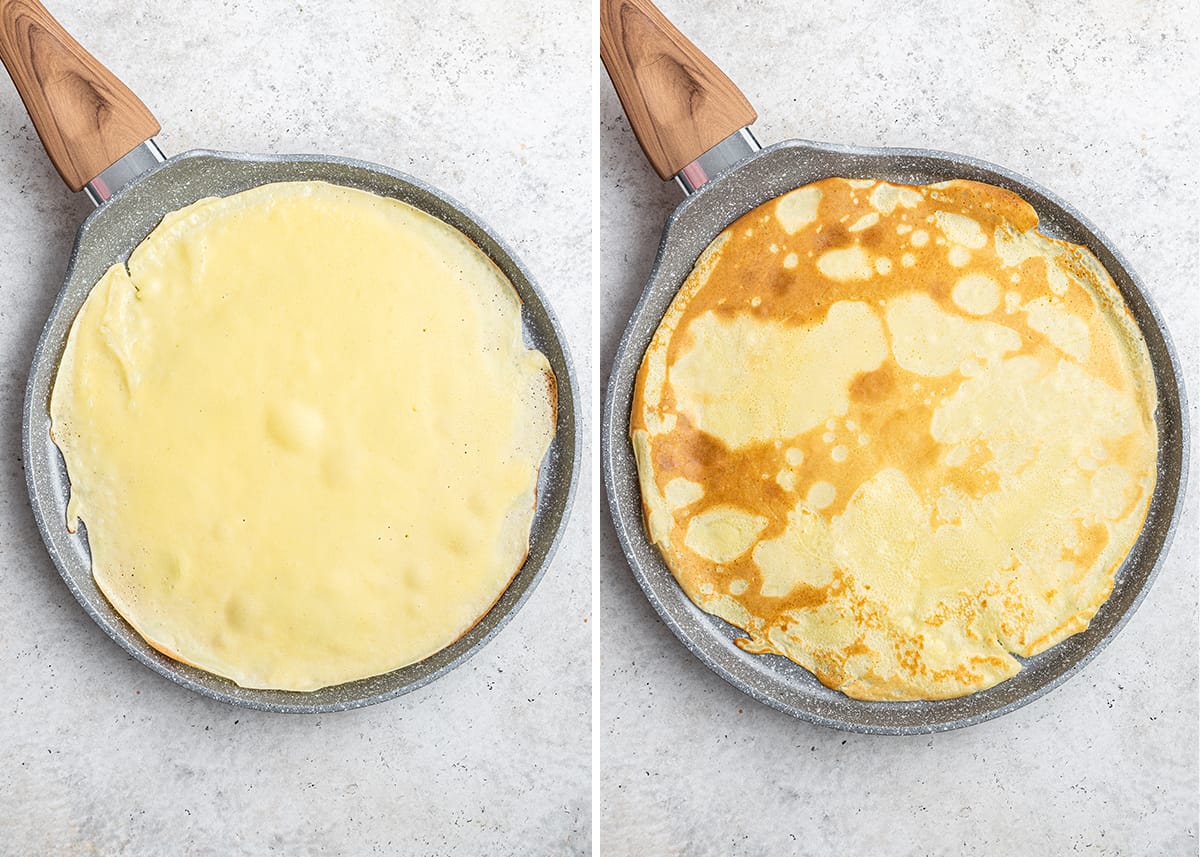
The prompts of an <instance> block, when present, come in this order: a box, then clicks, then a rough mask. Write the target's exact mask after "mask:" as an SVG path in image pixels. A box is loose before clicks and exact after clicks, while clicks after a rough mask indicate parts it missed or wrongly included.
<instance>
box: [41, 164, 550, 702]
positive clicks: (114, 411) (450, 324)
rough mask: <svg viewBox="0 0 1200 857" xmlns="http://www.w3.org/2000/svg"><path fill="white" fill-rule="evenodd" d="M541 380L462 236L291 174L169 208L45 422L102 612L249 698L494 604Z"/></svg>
mask: <svg viewBox="0 0 1200 857" xmlns="http://www.w3.org/2000/svg"><path fill="white" fill-rule="evenodd" d="M553 390H554V378H553V375H552V374H551V372H550V368H549V365H548V363H547V361H546V358H545V357H544V356H543V355H542V354H541V353H540V352H537V351H533V350H529V349H527V348H526V347H525V346H524V344H523V343H522V336H521V318H520V301H519V298H518V297H517V294H516V292H515V291H514V289H513V287H512V285H511V284H510V283H509V282H508V281H507V280H506V279H505V278H504V277H503V275H502V274H501V273H500V272H499V270H498V269H497V268H496V267H495V266H494V265H493V264H492V263H491V262H490V261H489V260H488V259H487V257H486V256H484V254H483V253H482V252H481V251H480V250H479V249H478V248H477V247H475V246H474V245H473V244H472V243H470V241H468V240H467V239H466V238H465V237H464V236H463V235H462V234H460V233H459V232H457V231H456V230H454V229H452V228H451V227H449V226H447V225H446V224H444V223H442V222H441V221H439V220H437V219H435V218H433V217H431V216H429V215H427V214H425V213H423V212H420V211H418V210H416V209H414V208H412V207H410V206H408V205H405V204H403V203H401V202H398V201H396V200H392V199H384V198H381V197H377V196H374V195H372V194H368V193H365V192H362V191H358V190H352V189H349V188H344V187H338V186H334V185H329V184H324V183H320V182H300V183H285V184H272V185H265V186H262V187H259V188H256V189H254V190H249V191H246V192H244V193H239V194H236V195H234V196H230V197H227V198H223V199H206V200H201V201H199V202H197V203H195V204H193V205H190V206H188V207H187V208H184V209H182V210H181V211H177V212H174V213H172V214H169V215H167V217H166V218H164V219H163V222H162V223H161V224H160V225H159V226H158V227H157V228H156V229H155V230H154V231H153V232H152V233H151V234H150V235H149V236H148V237H147V238H146V240H145V241H143V242H142V244H141V245H139V246H138V248H137V249H136V250H135V251H134V252H133V254H132V256H131V257H130V259H129V265H128V270H126V268H125V266H123V265H114V266H113V267H112V268H111V269H110V270H109V271H108V272H107V273H106V274H105V275H104V277H103V278H102V279H101V280H100V282H99V283H97V284H96V286H95V287H94V288H93V290H92V292H91V293H90V295H89V296H88V298H87V301H86V302H85V303H84V305H83V307H82V309H81V310H80V311H79V315H78V316H77V317H76V319H75V322H74V324H73V326H72V328H71V332H70V336H69V338H68V341H67V345H66V350H65V352H64V354H63V358H62V362H61V364H60V366H59V370H58V375H57V377H56V378H55V382H54V388H53V393H52V396H51V402H50V412H51V418H52V425H53V436H54V439H55V442H56V443H57V444H58V446H59V448H60V449H61V450H62V452H63V456H64V458H65V459H66V463H67V469H68V472H69V475H70V479H71V501H70V505H69V506H68V510H67V519H68V525H69V527H71V528H74V526H75V522H76V520H77V519H79V520H82V521H83V522H84V523H85V524H86V525H87V536H88V543H89V546H90V548H91V553H92V572H93V574H94V576H95V579H96V583H97V585H98V586H99V587H100V589H101V590H102V591H103V592H104V594H105V596H106V597H107V598H108V599H109V601H110V602H111V603H112V604H113V606H114V607H115V608H116V609H117V611H118V612H120V614H121V615H122V616H124V617H125V618H126V619H127V620H128V621H129V623H130V624H131V625H132V626H133V627H134V628H135V629H137V631H138V633H140V634H141V635H142V636H143V637H144V638H145V639H146V640H147V641H148V642H149V643H150V644H151V645H153V646H154V647H155V648H157V649H159V650H161V651H163V652H165V653H166V654H168V655H170V656H172V657H174V658H177V659H178V660H181V661H184V662H186V663H189V664H193V665H195V666H197V667H200V668H202V669H205V670H208V671H210V672H213V673H216V674H218V675H222V676H226V677H228V678H230V679H232V680H234V681H236V682H237V683H238V684H240V685H242V686H244V687H252V688H277V689H285V690H313V689H316V688H320V687H324V686H327V685H332V684H338V683H341V682H345V681H349V680H352V679H357V678H362V677H366V676H372V675H377V674H380V673H384V672H387V671H390V670H393V669H396V668H399V667H401V666H404V665H406V664H410V663H413V662H415V661H418V660H420V659H422V658H425V657H427V656H428V655H430V654H432V653H434V652H436V651H438V650H439V649H441V648H443V647H445V646H447V645H449V644H450V643H451V642H453V641H454V640H455V639H457V638H458V637H459V636H461V635H462V634H463V633H464V632H465V631H467V630H468V629H469V628H470V627H471V626H472V625H473V624H474V623H475V622H476V621H477V620H478V619H479V618H480V617H481V616H482V615H483V614H484V613H486V612H487V610H488V609H489V608H490V607H491V605H492V604H493V603H494V602H495V601H496V599H497V598H498V597H499V596H500V594H501V593H502V592H503V591H504V589H505V587H506V586H507V585H508V583H509V581H510V580H511V578H512V577H513V575H514V574H515V572H516V571H517V569H518V568H519V567H520V565H521V564H522V562H523V561H524V557H525V555H526V552H527V548H528V539H529V530H530V524H531V520H532V516H533V510H534V499H535V488H536V483H537V474H538V468H539V465H540V463H541V461H542V457H543V455H544V454H545V452H546V449H547V447H548V445H549V443H550V440H551V437H552V435H553V432H554V422H555V415H554V406H553V398H554V396H553Z"/></svg>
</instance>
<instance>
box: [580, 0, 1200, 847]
mask: <svg viewBox="0 0 1200 857" xmlns="http://www.w3.org/2000/svg"><path fill="white" fill-rule="evenodd" d="M1190 5H1191V4H1188V3H1184V2H1148V3H1139V4H1131V3H1126V2H1121V0H1093V2H1078V0H1067V2H1060V3H1053V4H1035V3H1027V2H1016V0H1003V2H990V3H959V2H954V0H935V2H928V3H918V4H910V3H893V2H874V3H864V2H855V3H839V4H822V5H819V6H818V5H814V4H796V3H785V2H716V0H698V2H683V1H682V0H662V2H661V4H660V7H661V8H662V9H663V11H664V12H665V13H666V14H667V16H668V17H669V18H671V19H672V20H673V21H674V22H675V23H676V24H677V25H678V26H679V27H680V29H682V30H683V31H684V32H685V33H686V34H688V35H689V36H690V37H691V38H692V39H693V40H694V41H695V42H696V43H697V44H698V46H699V47H700V48H701V49H702V50H704V51H705V52H706V53H708V55H709V56H710V57H712V58H713V59H714V60H715V61H716V62H717V64H718V65H720V66H721V67H722V68H723V69H724V70H725V71H726V72H727V73H728V74H729V76H730V77H731V78H732V79H733V80H734V82H735V83H737V84H738V85H739V86H740V87H741V89H742V90H743V91H744V92H745V94H746V95H747V97H748V98H749V99H750V101H751V103H752V104H754V106H755V107H756V108H757V110H758V113H759V116H760V119H759V121H758V122H757V123H756V124H755V126H754V128H755V133H756V134H757V136H758V138H759V140H760V141H761V142H763V143H764V144H768V143H772V142H777V141H780V140H784V139H789V138H797V137H799V138H806V139H811V140H820V141H829V142H837V143H846V144H856V145H883V146H901V147H903V146H912V147H928V148H934V149H941V150H946V151H952V152H958V153H963V154H967V155H971V156H974V157H977V158H981V159H984V160H987V161H991V162H993V163H998V164H1002V165H1004V166H1006V167H1008V168H1010V169H1012V170H1015V171H1016V172H1018V173H1021V174H1023V175H1025V176H1028V177H1029V178H1031V179H1033V180H1034V181H1035V182H1037V183H1039V184H1041V185H1043V186H1045V187H1048V188H1050V189H1052V190H1053V191H1054V192H1055V193H1057V194H1058V195H1060V196H1062V197H1063V198H1065V199H1066V200H1068V201H1070V202H1071V203H1072V204H1074V205H1075V206H1076V207H1077V208H1078V209H1079V210H1081V211H1082V212H1083V213H1084V214H1085V215H1086V216H1087V217H1089V218H1090V219H1092V220H1093V221H1094V222H1095V223H1096V224H1098V225H1099V227H1100V229H1101V230H1102V231H1103V232H1104V233H1106V234H1107V235H1108V237H1109V238H1110V239H1112V240H1113V241H1114V242H1115V243H1116V245H1117V246H1118V247H1120V248H1121V249H1122V250H1123V252H1124V253H1125V255H1126V256H1127V258H1128V259H1129V260H1130V262H1131V264H1132V266H1133V268H1134V269H1135V270H1136V271H1138V272H1139V274H1140V275H1141V277H1142V279H1143V280H1144V282H1145V283H1146V286H1147V290H1148V291H1149V293H1150V296H1151V298H1152V299H1153V300H1154V302H1155V303H1156V304H1157V305H1158V308H1159V309H1160V311H1161V312H1162V315H1163V317H1164V318H1165V319H1166V321H1167V324H1168V327H1169V329H1170V332H1171V334H1172V335H1173V337H1174V340H1175V344H1176V346H1177V348H1178V350H1179V355H1180V359H1181V361H1182V363H1183V366H1184V373H1185V377H1186V379H1187V381H1188V383H1189V387H1190V389H1191V394H1192V398H1193V402H1194V401H1195V399H1196V396H1197V387H1198V386H1200V385H1198V384H1197V358H1198V357H1200V354H1198V353H1197V346H1196V333H1195V332H1196V330H1197V329H1200V313H1198V312H1197V294H1198V291H1197V288H1198V284H1197V274H1196V264H1197V259H1198V249H1200V247H1198V242H1197V228H1196V221H1195V214H1194V211H1195V199H1196V194H1197V191H1198V187H1197V182H1196V179H1197V167H1196V164H1197V162H1198V160H1200V133H1198V128H1200V126H1198V124H1197V119H1196V117H1197V115H1200V91H1198V90H1197V88H1196V85H1195V81H1196V80H1197V79H1198V77H1200V62H1198V56H1197V51H1198V44H1200V43H1198V41H1197V37H1196V34H1195V29H1194V26H1193V25H1192V24H1190V23H1188V22H1190V21H1191V17H1192V15H1191V14H1190V13H1191V12H1192V11H1194V10H1190V9H1189V6H1190ZM600 101H601V138H600V164H601V182H600V188H601V190H600V198H599V207H600V223H601V224H602V231H601V237H600V250H601V252H600V257H599V270H598V277H599V282H600V285H601V288H602V292H601V301H602V303H601V312H600V320H599V327H600V351H599V358H598V359H599V361H600V366H601V369H602V375H603V376H604V377H602V379H601V380H602V382H606V380H607V377H606V376H607V370H608V367H609V366H610V365H611V363H612V359H613V355H614V353H615V351H616V347H617V342H618V339H619V337H620V334H621V331H622V329H623V326H624V323H625V320H626V319H628V317H629V315H630V313H631V312H632V310H633V307H634V304H635V302H636V300H637V296H638V294H639V292H640V290H641V287H642V285H643V283H644V282H645V280H646V278H647V276H648V274H649V272H650V268H651V264H652V262H653V258H654V254H655V251H656V249H657V244H658V239H659V235H660V233H661V229H662V225H663V222H664V221H665V219H666V217H667V216H668V214H669V213H670V212H671V210H672V209H673V207H674V206H675V205H676V204H677V203H678V201H679V199H680V194H679V192H678V191H677V190H676V188H675V187H674V186H672V185H666V184H663V183H662V182H660V181H659V180H658V178H657V177H656V176H655V175H654V174H653V172H652V171H651V170H650V168H649V165H648V164H647V163H646V161H645V160H644V158H643V157H642V155H641V152H640V151H639V150H638V148H637V146H636V143H635V142H634V139H633V136H632V134H631V133H630V131H629V127H628V123H627V122H626V120H625V118H624V116H623V114H622V112H621V109H620V105H619V103H618V101H617V99H616V96H615V94H614V93H613V91H612V89H611V87H610V86H609V84H608V82H607V80H602V82H601V90H600ZM1190 415H1191V422H1192V425H1193V426H1194V425H1195V424H1196V422H1197V418H1196V408H1195V407H1194V406H1193V407H1192V408H1191V410H1190ZM1193 461H1194V458H1193ZM1194 470H1195V468H1193V475H1192V477H1191V480H1190V481H1191V485H1192V486H1193V487H1192V490H1191V492H1190V499H1189V503H1188V506H1187V512H1186V514H1185V516H1184V519H1183V521H1182V522H1181V525H1180V527H1179V529H1178V532H1177V535H1176V538H1175V542H1174V545H1173V547H1172V548H1171V550H1170V553H1169V554H1168V556H1167V558H1166V561H1165V562H1164V564H1163V567H1162V570H1161V573H1160V575H1159V577H1158V578H1157V581H1156V582H1155V584H1154V586H1153V588H1152V590H1151V591H1150V593H1149V595H1148V597H1147V598H1146V600H1145V602H1144V603H1143V604H1142V606H1141V608H1140V609H1139V610H1138V612H1137V613H1136V614H1135V615H1134V616H1133V618H1132V620H1131V621H1130V623H1129V624H1128V625H1127V626H1126V628H1125V629H1124V630H1123V631H1122V632H1121V633H1120V634H1119V635H1118V637H1117V638H1116V639H1115V641H1114V642H1113V643H1112V644H1111V645H1110V646H1109V647H1108V648H1107V649H1105V651H1104V652H1102V653H1101V654H1100V655H1099V656H1098V657H1097V658H1096V659H1095V660H1094V661H1092V662H1091V663H1090V664H1089V665H1088V666H1087V667H1085V668H1084V669H1083V671H1082V672H1081V673H1080V674H1078V675H1076V676H1075V677H1074V678H1072V679H1071V680H1070V681H1068V682H1067V683H1066V684H1065V685H1063V686H1062V687H1060V688H1058V689H1057V690H1054V691H1052V692H1051V693H1049V694H1048V695H1047V696H1045V697H1043V698H1041V699H1039V700H1037V701H1035V702H1033V703H1032V704H1030V705H1028V706H1026V707H1024V708H1022V709H1020V710H1018V711H1016V712H1014V713H1011V714H1009V715H1007V716H1005V717H1002V718H1000V719H997V720H993V721H990V722H987V723H984V724H982V725H977V726H974V727H972V728H969V729H966V730H961V731H956V732H949V733H942V734H937V735H931V736H922V737H900V738H897V737H878V736H868V735H858V734H851V733H842V732H837V731H833V730H829V729H825V728H821V727H817V726H813V725H810V724H808V723H805V722H802V721H799V720H794V719H791V718H789V717H787V716H786V715H783V714H780V713H779V712H776V711H775V710H773V709H770V708H767V707H766V706H764V705H760V704H758V703H756V702H754V701H753V700H751V699H750V698H749V697H746V696H744V695H743V694H741V693H740V692H739V691H737V690H736V689H735V688H733V687H732V686H731V685H728V684H726V683H725V682H724V681H723V680H721V679H720V678H719V677H718V676H717V675H715V674H714V673H712V672H710V671H709V670H708V669H707V668H706V667H705V666H704V665H703V664H701V663H700V661H698V660H697V659H695V658H694V657H692V656H691V655H690V654H689V653H688V651H687V650H686V649H685V648H684V647H683V645H682V644H680V643H679V642H678V641H677V640H676V639H675V637H674V636H673V635H672V634H671V632H670V631H669V630H668V629H667V628H666V626H664V625H663V624H662V623H661V622H660V621H659V620H658V617H657V614H655V612H654V611H653V609H652V608H651V607H650V605H649V604H648V602H647V601H646V599H645V598H644V597H643V595H642V593H641V590H640V589H639V588H638V586H637V584H636V583H635V581H634V579H633V577H632V575H631V574H630V572H629V570H628V567H627V566H626V564H625V560H624V557H623V555H622V553H621V550H620V547H619V545H618V543H617V539H616V536H615V533H614V532H613V529H612V526H611V524H610V523H609V521H608V518H607V515H605V516H604V523H603V525H602V527H601V532H600V539H601V566H600V575H601V601H600V610H599V614H600V622H601V628H602V631H603V633H602V635H601V646H600V682H601V685H600V687H601V700H600V709H599V712H598V715H597V716H598V717H599V718H600V740H601V745H600V764H601V771H602V776H601V787H600V794H599V802H598V804H597V815H598V818H599V830H600V841H601V843H602V846H601V853H603V854H605V855H641V854H656V855H660V854H661V855H667V854H677V855H688V857H709V855H711V857H717V855H741V854H747V855H756V854H768V853H769V854H788V855H791V854H796V855H809V854H812V855H817V854H821V855H824V854H849V855H859V854H872V855H889V857H924V855H955V857H958V856H959V855H963V857H965V855H980V856H981V857H984V855H986V857H1003V856H1004V855H1028V854H1038V855H1059V854H1075V853H1081V854H1092V855H1138V857H1141V855H1183V854H1195V853H1196V850H1197V811H1198V803H1197V801H1198V797H1197V795H1198V791H1200V782H1198V779H1200V777H1198V771H1197V752H1198V746H1197V726H1198V714H1197V708H1198V706H1197V586H1196V577H1197V574H1196V573H1197V535H1196V532H1197V514H1196V502H1195V495H1196V491H1195V486H1196V484H1197V479H1196V476H1195V473H1194Z"/></svg>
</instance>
